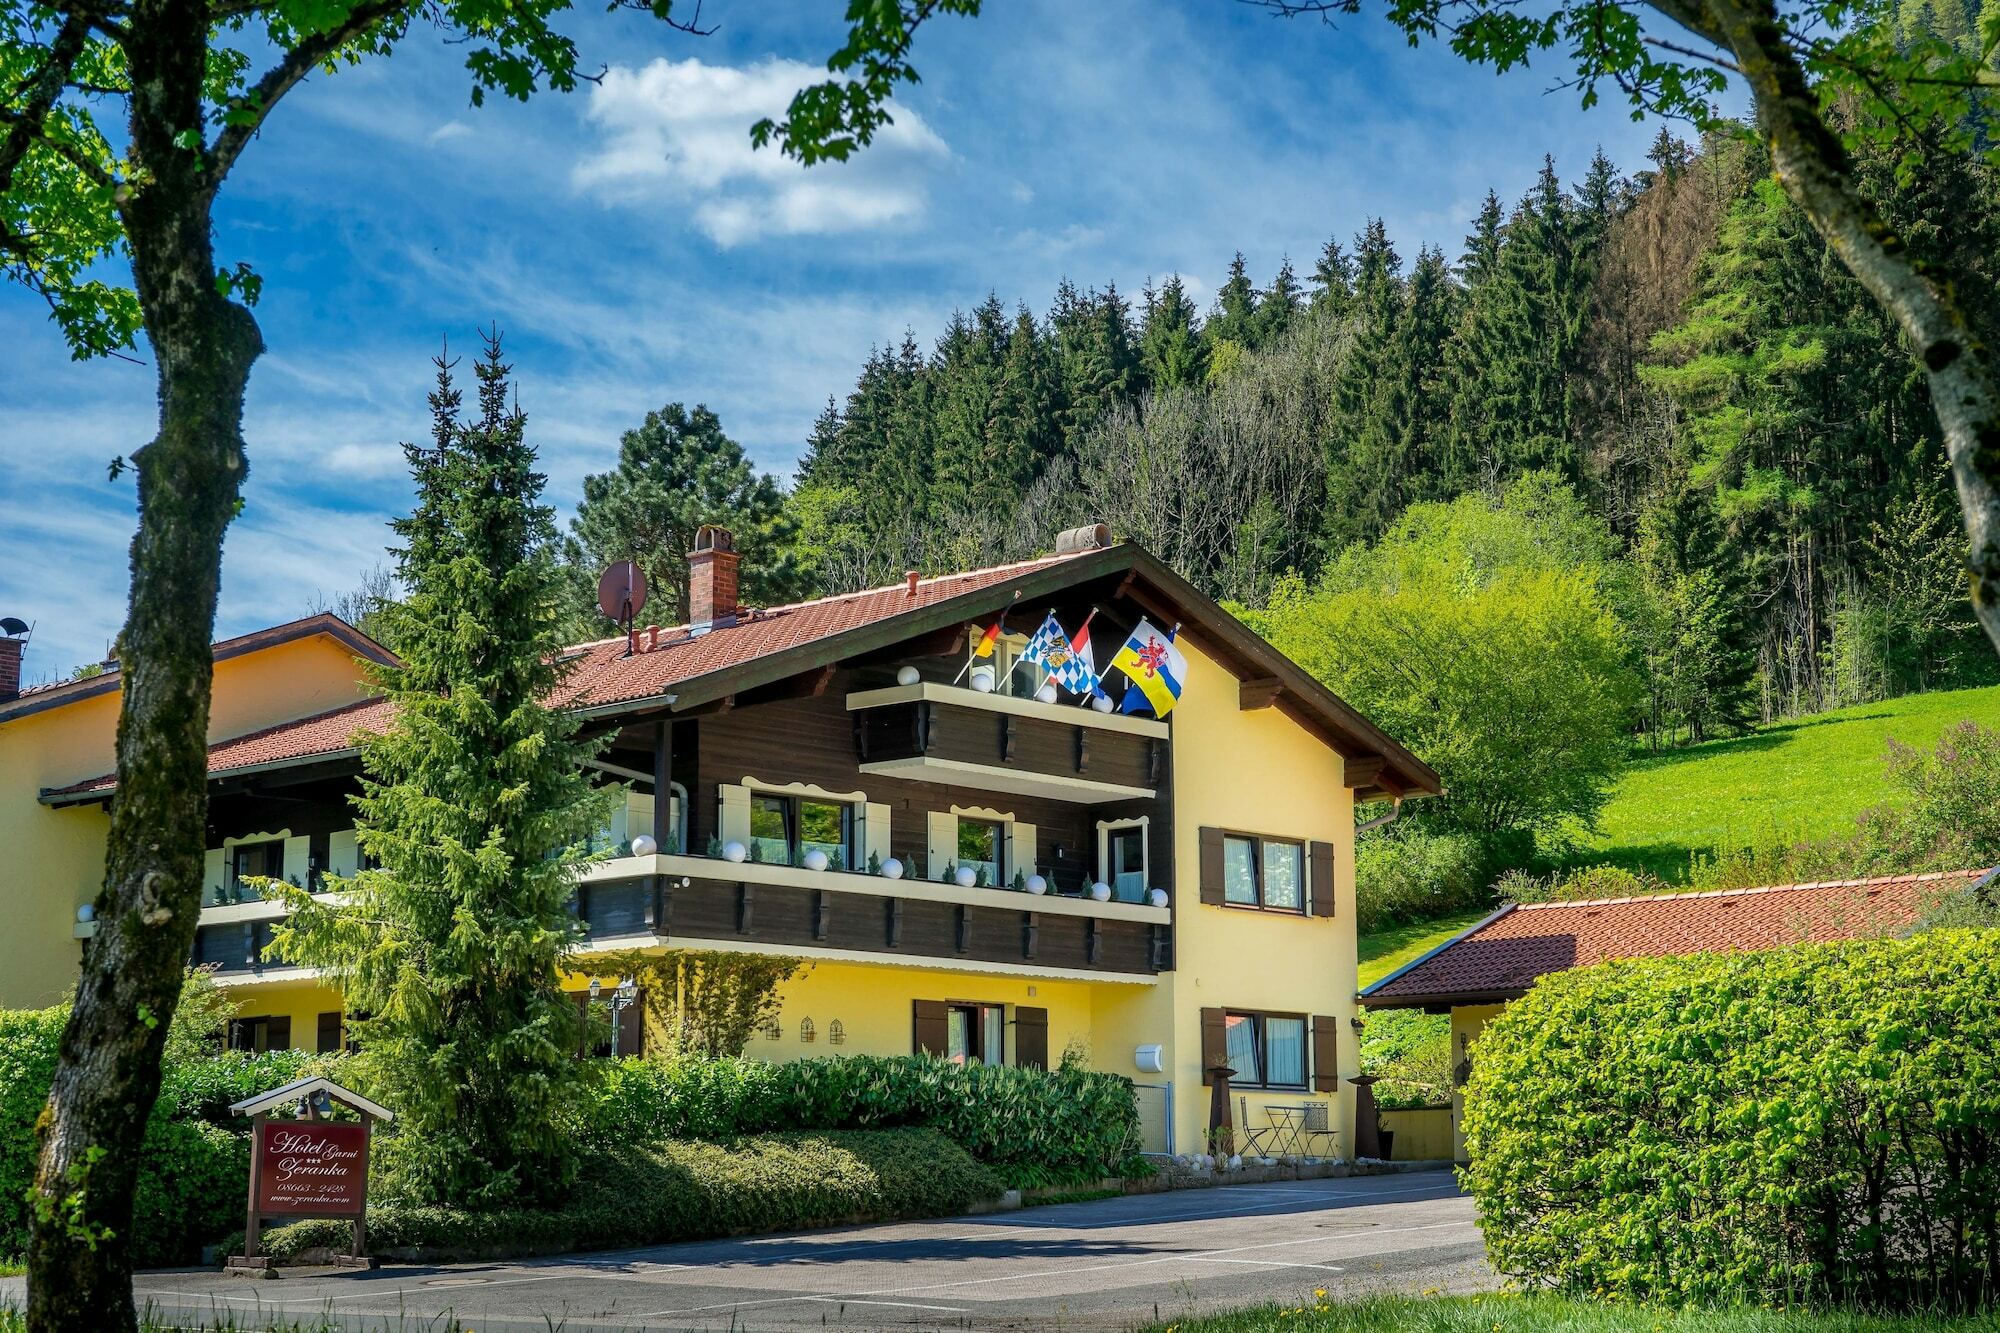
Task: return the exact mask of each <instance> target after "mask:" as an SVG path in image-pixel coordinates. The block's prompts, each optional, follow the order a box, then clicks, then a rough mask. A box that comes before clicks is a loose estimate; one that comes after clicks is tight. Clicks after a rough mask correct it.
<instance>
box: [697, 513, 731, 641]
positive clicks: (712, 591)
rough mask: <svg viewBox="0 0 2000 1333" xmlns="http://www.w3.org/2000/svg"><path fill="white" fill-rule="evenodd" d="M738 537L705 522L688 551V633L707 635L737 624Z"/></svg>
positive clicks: (725, 529)
mask: <svg viewBox="0 0 2000 1333" xmlns="http://www.w3.org/2000/svg"><path fill="white" fill-rule="evenodd" d="M741 558H742V557H740V556H738V555H737V554H736V538H735V537H733V536H731V535H730V532H729V529H728V528H723V527H717V526H716V525H715V524H713V523H704V524H702V525H701V527H699V528H697V529H696V530H695V534H694V549H693V550H692V551H689V552H688V632H689V633H690V634H706V633H708V632H709V631H710V630H712V629H724V628H727V627H728V626H730V625H734V624H735V623H736V612H737V610H738V606H737V601H736V562H737V561H738V560H739V559H741Z"/></svg>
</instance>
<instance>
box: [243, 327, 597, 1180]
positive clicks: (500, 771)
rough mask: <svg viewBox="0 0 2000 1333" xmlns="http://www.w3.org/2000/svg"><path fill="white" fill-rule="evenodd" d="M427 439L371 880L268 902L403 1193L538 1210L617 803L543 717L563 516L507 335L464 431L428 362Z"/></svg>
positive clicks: (559, 729) (367, 873) (408, 529)
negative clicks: (596, 834)
mask: <svg viewBox="0 0 2000 1333" xmlns="http://www.w3.org/2000/svg"><path fill="white" fill-rule="evenodd" d="M437 366H438V373H437V387H436V389H435V390H434V391H433V392H432V394H431V397H430V403H431V412H432V435H431V442H430V443H429V444H427V445H417V444H408V445H405V446H403V450H404V453H405V455H406V456H407V457H408V459H409V461H410V470H411V473H412V474H413V475H414V476H415V478H416V483H417V502H416V507H415V508H414V510H413V511H412V512H411V513H410V514H409V515H408V516H407V517H405V518H401V519H397V520H396V521H395V523H394V525H393V526H394V528H395V531H396V534H397V536H398V537H399V538H401V540H402V543H403V544H402V546H401V547H399V548H398V549H397V550H396V552H395V554H396V561H397V573H398V576H399V577H400V579H401V581H402V584H403V586H404V588H405V589H406V590H407V596H406V598H405V599H404V600H403V601H402V602H399V603H394V604H392V605H391V606H390V607H388V608H387V609H385V611H384V614H385V615H386V616H388V617H389V618H390V619H391V620H392V621H393V622H394V623H395V624H396V626H397V629H398V636H397V637H398V640H399V641H400V642H401V643H402V644H403V645H404V649H403V656H402V662H401V665H399V666H393V667H378V668H373V669H372V670H373V674H374V679H375V683H376V684H377V685H378V686H379V687H380V688H381V689H382V691H383V693H384V695H385V696H386V697H387V698H388V699H389V700H391V701H392V702H393V704H394V706H395V717H394V720H393V722H391V723H390V725H388V726H387V727H386V728H384V729H383V730H382V731H380V732H377V733H372V734H366V735H364V736H363V737H362V738H361V755H362V765H363V777H362V783H361V794H360V795H359V796H358V797H357V798H356V800H355V806H356V812H357V818H356V821H355V830H356V837H357V839H358V841H359V843H360V845H361V848H362V850H363V851H364V852H365V853H366V854H367V855H368V857H369V859H370V861H371V862H372V863H373V868H371V869H365V870H362V871H360V872H358V873H357V874H355V875H353V876H352V877H349V878H345V879H341V878H333V879H330V880H329V881H328V884H327V886H326V887H327V888H328V889H329V890H330V891H332V892H334V893H339V894H344V895H346V899H345V901H343V902H341V903H338V904H333V903H328V902H325V901H323V900H320V899H316V898H314V897H312V896H311V895H310V894H308V893H307V892H306V891H304V890H302V889H298V888H295V887H292V886H289V885H273V886H272V891H273V892H274V893H275V894H276V895H277V896H278V897H279V898H280V899H281V900H282V901H283V902H284V903H285V905H286V906H287V907H288V908H289V909H290V910H291V912H292V915H291V916H290V917H289V918H287V919H286V920H285V921H284V922H283V923H282V924H280V925H279V926H278V928H277V930H276V931H275V933H274V937H273V942H272V945H271V951H272V953H273V955H274V956H276V957H279V958H282V959H285V960H286V961H289V962H293V963H299V964H303V965H306V966H312V967H318V968H320V969H322V970H323V971H324V972H325V973H326V974H328V975H329V976H331V977H334V978H336V979H337V980H338V981H339V983H340V986H341V989H342V995H343V1001H344V1004H345V1005H346V1008H347V1012H348V1021H349V1025H350V1028H351V1030H352V1032H353V1034H354V1037H355V1040H356V1041H357V1043H358V1044H359V1046H360V1052H361V1053H360V1054H359V1055H358V1056H357V1057H356V1060H357V1062H358V1066H359V1069H360V1072H361V1076H362V1077H363V1078H364V1079H365V1080H366V1082H367V1085H368V1086H369V1088H370V1089H371V1090H373V1091H374V1092H375V1093H376V1094H377V1095H378V1096H379V1097H380V1098H381V1099H382V1100H383V1101H385V1102H387V1103H388V1104H389V1105H391V1106H392V1107H394V1108H395V1110H396V1112H397V1115H398V1127H399V1129H400V1131H401V1132H400V1133H398V1134H397V1135H396V1136H395V1138H394V1140H393V1141H392V1142H385V1143H384V1144H383V1152H384V1154H385V1166H387V1167H389V1168H390V1177H391V1179H392V1181H393V1183H394V1186H395V1188H396V1189H397V1190H398V1191H399V1192H401V1193H403V1194H405V1195H407V1196H409V1197H411V1198H413V1199H415V1200H418V1201H421V1202H425V1203H451V1204H454V1205H457V1206H471V1207H479V1206H485V1205H493V1204H499V1203H503V1202H507V1201H510V1200H514V1199H517V1198H525V1199H530V1200H542V1199H547V1198H549V1197H552V1196H553V1195H554V1194H555V1193H556V1192H558V1191H560V1190H561V1189H562V1187H563V1186H564V1184H565V1183H566V1182H567V1181H568V1180H569V1179H570V1178H571V1175H572V1171H573V1168H574V1165H575V1163H574V1160H573V1158H572V1155H571V1151H570V1146H569V1138H568V1136H567V1134H566V1133H565V1115H566V1098H567V1097H568V1096H570V1095H571V1094H572V1090H573V1089H575V1087H576V1086H577V1081H578V1079H579V1078H580V1077H581V1073H580V1066H579V1065H578V1063H577V1061H576V1059H575V1054H576V1048H577V1039H578V1031H577V1026H576V1014H575V1009H574V1006H572V1005H571V1004H570V1003H569V1001H568V1000H567V999H566V998H565V997H564V995H563V994H562V991H561V989H560V985H559V980H558V976H559V974H558V964H559V963H560V962H561V960H562V958H563V955H564V954H565V952H566V951H567V950H568V949H569V948H570V947H571V945H572V944H573V943H574V941H575V939H576V930H577V926H576V921H575V918H574V916H573V915H572V914H571V912H570V902H571V899H572V897H573V895H574V893H575V888H576V880H577V876H578V874H579V872H580V871H581V869H582V867H583V864H584V862H585V860H586V859H587V854H586V853H585V852H584V850H583V848H584V845H585V842H586V839H587V838H588V837H589V835H590V833H591V832H592V831H593V830H594V829H596V828H597V827H598V826H599V825H600V824H601V823H602V822H603V821H604V819H605V818H607V817H608V815H609V797H610V795H611V793H612V791H613V790H615V789H605V790H599V789H596V788H594V787H592V785H591V784H590V781H589V779H588V778H587V777H586V776H585V772H586V770H585V768H584V762H583V761H584V760H585V759H587V758H588V757H589V756H590V755H591V754H592V753H594V752H595V749H596V746H594V745H592V744H589V743H584V742H579V741H578V740H577V739H576V734H575V733H576V723H575V721H574V720H573V719H571V718H569V717H568V716H567V715H565V714H564V713H562V712H560V711H559V710H557V709H555V708H553V707H551V706H550V705H549V704H548V703H547V702H546V700H547V699H548V698H549V697H550V696H551V694H552V693H553V692H554V691H555V690H556V689H557V687H558V686H559V685H560V684H561V682H562V678H563V674H564V672H563V668H562V666H561V665H560V661H559V659H560V655H561V649H562V639H561V637H560V636H559V634H558V633H557V620H556V601H557V595H558V591H559V580H560V578H561V574H560V571H559V570H558V568H557V565H556V562H555V558H554V547H555V542H556V530H555V519H554V513H553V511H552V510H551V509H549V508H548V507H547V506H546V505H544V504H542V502H541V494H542V485H543V478H542V476H541V475H540V474H539V473H537V472H536V471H535V470H534V465H535V455H534V450H533V449H532V448H531V447H530V446H529V444H528V442H527V437H526V426H527V421H526V418H525V416H524V415H523V414H522V413H521V411H520V410H519V408H518V407H515V406H513V405H511V404H510V402H509V389H508V367H507V365H506V364H505V363H504V362H503V361H502V360H501V350H500V340H499V338H498V337H497V336H494V337H491V338H489V339H488V340H487V343H486V350H485V354H484V355H483V356H482V358H481V359H480V361H479V362H478V365H477V367H476V369H477V373H478V379H479V402H478V407H477V410H476V412H475V414H474V415H473V416H471V417H469V418H461V416H460V413H459V409H460V395H459V391H458V389H457V387H456V385H455V384H454V383H453V380H452V362H450V361H449V360H447V359H446V358H444V357H439V358H438V361H437Z"/></svg>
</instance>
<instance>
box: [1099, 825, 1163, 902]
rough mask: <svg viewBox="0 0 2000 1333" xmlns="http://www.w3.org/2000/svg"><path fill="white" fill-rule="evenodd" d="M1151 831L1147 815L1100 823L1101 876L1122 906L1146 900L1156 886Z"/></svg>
mask: <svg viewBox="0 0 2000 1333" xmlns="http://www.w3.org/2000/svg"><path fill="white" fill-rule="evenodd" d="M1150 832H1151V820H1150V818H1149V817H1148V816H1145V815H1141V816H1140V817H1139V818H1137V819H1100V820H1099V821H1097V873H1098V876H1099V878H1101V879H1102V880H1103V881H1104V882H1105V883H1106V884H1109V885H1110V886H1111V896H1112V897H1114V898H1116V899H1117V900H1118V901H1119V902H1121V903H1141V902H1144V901H1146V890H1147V889H1149V888H1151V887H1152V866H1151V864H1150V863H1149V855H1148V849H1147V844H1148V835H1149V833H1150Z"/></svg>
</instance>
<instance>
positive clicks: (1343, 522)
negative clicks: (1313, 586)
mask: <svg viewBox="0 0 2000 1333" xmlns="http://www.w3.org/2000/svg"><path fill="white" fill-rule="evenodd" d="M1354 250H1355V265H1354V267H1355V281H1354V305H1353V313H1352V315H1351V319H1352V320H1353V322H1354V330H1355V334H1354V341H1353V344H1352V347H1351V349H1350V350H1349V352H1348V354H1347V357H1346V358H1345V360H1343V361H1342V363H1341V365H1340V370H1339V374H1338V376H1337V378H1336V379H1335V381H1334V391H1333V403H1332V409H1331V411H1330V412H1329V414H1328V432H1327V444H1328V451H1327V458H1326V487H1327V505H1326V513H1325V515H1324V517H1323V520H1322V528H1321V531H1322V539H1323V542H1324V544H1325V548H1326V553H1327V554H1328V555H1329V556H1331V555H1332V554H1334V553H1336V552H1338V551H1339V550H1340V549H1341V548H1342V547H1345V546H1346V545H1348V544H1349V543H1352V542H1356V541H1366V540H1368V539H1370V538H1372V537H1374V536H1376V535H1377V534H1379V533H1380V532H1381V530H1382V528H1383V526H1384V525H1385V524H1386V523H1387V521H1388V518H1389V517H1391V516H1393V515H1394V513H1396V512H1397V511H1398V510H1400V508H1401V506H1402V503H1403V493H1402V489H1401V487H1402V480H1403V468H1404V461H1405V460H1404V458H1403V456H1402V447H1401V439H1400V433H1399V432H1397V431H1396V429H1395V427H1394V424H1393V423H1392V422H1391V420H1390V415H1391V413H1392V411H1393V409H1392V408H1391V407H1390V406H1389V404H1388V402H1387V401H1386V400H1387V398H1388V396H1389V395H1390V394H1391V392H1392V382H1393V381H1394V379H1395V374H1396V371H1395V365H1396V353H1395V348H1394V341H1395V336H1396V329H1397V325H1398V323H1399V322H1400V320H1401V317H1402V306H1403V284H1402V278H1401V274H1402V265H1403V261H1402V257H1401V256H1400V255H1398V254H1397V253H1396V249H1395V246H1394V245H1392V244H1391V243H1390V241H1389V232H1388V229H1387V227H1385V226H1384V225H1383V223H1382V220H1381V219H1380V218H1370V219H1369V220H1368V223H1367V225H1366V226H1365V227H1364V228H1363V230H1362V232H1361V234H1360V235H1359V236H1357V237H1355V242H1354Z"/></svg>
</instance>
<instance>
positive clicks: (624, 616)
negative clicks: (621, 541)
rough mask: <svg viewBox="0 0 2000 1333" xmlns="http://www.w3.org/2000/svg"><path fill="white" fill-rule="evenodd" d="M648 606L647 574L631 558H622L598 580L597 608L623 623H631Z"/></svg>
mask: <svg viewBox="0 0 2000 1333" xmlns="http://www.w3.org/2000/svg"><path fill="white" fill-rule="evenodd" d="M645 606H646V575H645V574H644V573H643V572H642V571H641V570H640V568H639V566H637V565H635V564H633V563H632V562H631V561H630V560H620V561H619V562H618V563H617V564H615V565H613V566H611V568H609V569H607V570H605V571H604V573H603V574H602V575H601V576H599V578H598V580H597V609H598V610H600V611H602V612H603V613H604V614H605V615H607V616H609V617H610V618H611V619H613V620H615V621H617V622H618V623H619V624H621V625H630V624H631V623H632V621H633V618H634V617H636V616H637V615H638V614H639V612H640V611H642V610H644V609H645Z"/></svg>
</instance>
